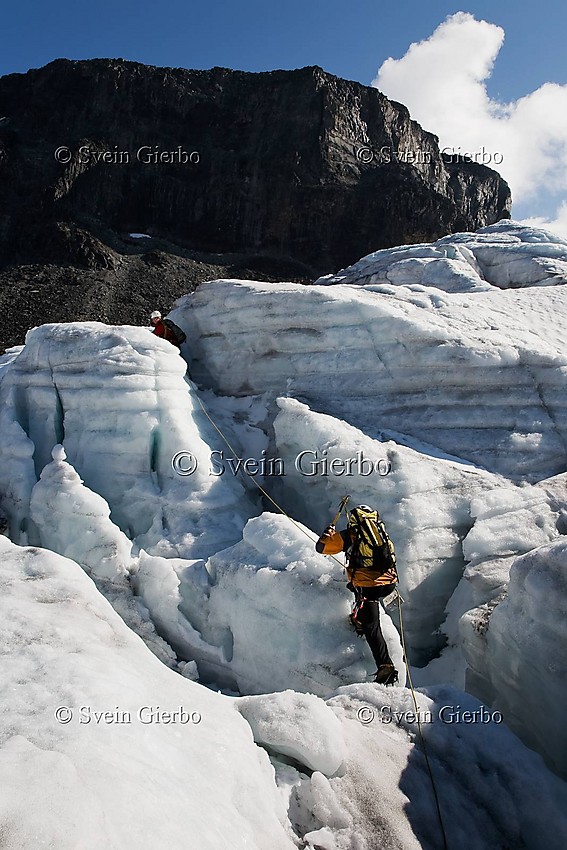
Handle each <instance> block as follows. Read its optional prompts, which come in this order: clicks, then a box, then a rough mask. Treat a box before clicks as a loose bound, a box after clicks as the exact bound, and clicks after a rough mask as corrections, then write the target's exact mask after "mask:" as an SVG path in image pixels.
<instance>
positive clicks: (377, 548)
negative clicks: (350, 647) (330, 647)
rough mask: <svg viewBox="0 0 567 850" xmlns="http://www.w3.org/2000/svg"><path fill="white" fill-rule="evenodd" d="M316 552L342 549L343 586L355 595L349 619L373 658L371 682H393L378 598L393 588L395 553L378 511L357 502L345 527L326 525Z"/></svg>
mask: <svg viewBox="0 0 567 850" xmlns="http://www.w3.org/2000/svg"><path fill="white" fill-rule="evenodd" d="M315 548H316V549H317V551H318V552H321V553H322V554H324V555H336V554H337V553H338V552H343V551H344V552H345V554H346V558H347V576H348V579H349V581H348V584H347V587H348V589H349V590H352V592H353V593H354V595H355V604H354V609H353V612H352V614H351V622H352V623H353V625H354V627H355V628H356V630H357V633H358V634H363V635H364V636H365V638H366V640H367V641H368V645H369V647H370V650H371V652H372V655H373V656H374V660H375V661H376V665H377V668H378V669H377V670H376V673H375V679H374V681H375V682H378V683H380V684H383V685H393V684H394V683H395V682H397V680H398V673H397V671H396V668H395V667H394V665H393V663H392V659H391V658H390V654H389V652H388V647H387V645H386V641H385V640H384V636H383V634H382V629H381V628H380V607H379V606H380V600H381V599H383V598H384V597H386V596H389V595H390V593H392V592H393V591H394V590H395V588H396V583H397V581H398V574H397V572H396V556H395V552H394V546H393V543H392V541H391V540H390V538H389V537H388V533H387V531H386V528H385V526H384V523H383V522H382V520H381V519H380V516H379V514H378V511H376V510H373V509H372V508H369V507H368V505H359V506H358V507H357V508H354V509H353V510H351V511H350V515H349V521H348V526H347V528H346V529H345V530H344V531H337V530H336V528H335V526H334V525H329V526H328V527H327V528H326V529H325V531H324V532H323V534H322V535H321V536H320V537H319V540H318V541H317V543H316V544H315Z"/></svg>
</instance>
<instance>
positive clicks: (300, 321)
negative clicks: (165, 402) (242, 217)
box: [172, 280, 567, 481]
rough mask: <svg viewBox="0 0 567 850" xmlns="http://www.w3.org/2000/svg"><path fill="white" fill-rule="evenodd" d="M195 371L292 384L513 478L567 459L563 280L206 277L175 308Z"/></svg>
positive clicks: (555, 468)
mask: <svg viewBox="0 0 567 850" xmlns="http://www.w3.org/2000/svg"><path fill="white" fill-rule="evenodd" d="M172 317H173V318H174V320H175V321H176V322H177V323H178V324H180V325H182V326H183V327H184V329H185V331H186V332H187V335H188V337H189V338H190V339H191V340H192V346H191V352H192V360H191V369H192V375H193V377H194V379H195V380H196V381H197V382H198V383H204V384H206V385H208V386H213V387H215V388H216V389H217V390H218V391H220V392H222V393H227V394H229V395H250V394H252V393H262V392H267V393H269V395H270V396H271V397H272V398H274V397H276V396H278V395H286V394H287V395H292V396H294V397H296V398H300V399H302V400H304V401H307V402H308V403H309V404H310V406H312V407H313V408H315V409H318V410H321V411H324V412H326V413H329V414H332V415H333V416H335V417H337V418H339V419H343V420H344V421H346V422H349V423H350V424H352V425H355V426H356V427H359V428H360V429H361V430H363V431H364V432H365V433H366V434H368V435H369V436H372V437H376V436H379V435H380V434H386V435H387V436H391V437H393V438H395V439H397V440H398V441H399V442H408V441H409V440H410V439H411V440H416V439H418V440H421V441H423V442H426V443H428V444H429V445H430V446H436V447H437V448H438V449H440V450H442V451H443V452H445V453H448V454H451V455H454V456H455V457H457V458H461V459H464V460H469V461H471V462H473V463H475V464H477V465H479V466H482V467H484V468H486V469H488V470H490V471H492V472H497V473H500V474H503V475H505V476H507V477H510V478H512V479H514V480H522V479H527V480H530V481H537V480H540V479H541V478H546V477H549V476H551V475H555V474H557V473H559V472H562V471H564V470H565V467H566V465H567V405H566V402H565V397H566V396H565V385H566V382H567V353H566V350H565V342H564V334H565V330H564V329H565V326H566V323H567V287H566V286H548V287H539V288H536V287H530V288H526V289H513V290H505V291H502V290H499V289H492V290H491V291H486V292H485V291H481V292H475V293H443V292H440V291H438V290H436V289H433V288H426V287H424V286H420V287H418V288H417V290H416V289H415V287H413V288H412V287H408V286H397V287H393V286H392V287H390V288H389V289H388V290H387V291H384V290H381V291H380V292H375V291H369V290H368V289H365V288H363V287H356V286H323V285H321V286H310V287H306V286H301V285H297V284H278V285H274V284H263V283H253V282H249V281H227V280H225V281H215V282H212V283H207V284H206V285H204V286H201V287H200V288H199V289H198V290H197V291H196V292H195V293H194V294H192V295H190V296H187V297H185V298H182V299H180V300H179V301H178V302H177V306H176V309H175V310H174V311H173V312H172Z"/></svg>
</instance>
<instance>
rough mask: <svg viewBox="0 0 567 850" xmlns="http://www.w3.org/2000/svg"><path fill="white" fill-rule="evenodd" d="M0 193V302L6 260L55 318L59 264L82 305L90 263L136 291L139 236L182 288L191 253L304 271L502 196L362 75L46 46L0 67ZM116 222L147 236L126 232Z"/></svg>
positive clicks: (456, 221)
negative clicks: (88, 55)
mask: <svg viewBox="0 0 567 850" xmlns="http://www.w3.org/2000/svg"><path fill="white" fill-rule="evenodd" d="M0 196H1V198H2V203H1V205H0V266H1V267H2V268H3V271H2V272H1V275H0V277H1V279H0V283H1V284H2V294H1V301H2V303H0V309H3V308H4V306H5V298H9V299H11V303H12V304H14V300H13V299H14V298H16V299H17V297H19V296H18V293H17V292H16V293H15V291H14V285H15V281H17V280H18V274H19V273H18V268H20V267H22V268H21V280H23V281H24V283H25V282H26V281H27V283H28V286H27V288H28V289H29V290H30V291H33V289H35V290H37V291H38V292H39V293H41V292H42V291H43V289H42V287H43V286H44V285H45V284H40V283H39V282H37V279H36V278H37V275H38V274H39V275H40V279H41V278H42V276H43V278H48V279H49V282H50V284H54V282H55V284H54V285H56V290H57V292H58V293H59V296H58V297H60V298H61V299H63V300H62V302H61V305H60V307H59V308H56V309H55V311H54V314H53V315H51V314H42V315H41V316H39V315H38V316H35V317H32V321H33V320H34V318H35V321H36V322H38V321H45V320H47V319H46V318H45V315H48V318H51V319H53V320H55V319H57V318H59V315H60V312H58V310H59V311H60V308H61V309H62V308H63V306H64V303H65V302H64V299H65V297H66V292H67V290H66V287H67V286H68V284H64V283H62V284H61V285H59V284H58V283H57V281H60V280H66V279H67V278H68V277H72V278H73V279H74V280H75V281H77V283H76V284H75V286H77V287H79V289H78V290H76V297H75V299H74V300H75V303H76V304H77V305H79V304H80V305H81V306H84V304H83V302H84V299H83V298H82V295H81V291H82V290H81V287H83V286H85V285H88V284H87V283H85V281H87V279H88V275H87V276H86V277H85V275H86V273H87V271H88V272H89V274H90V275H91V277H92V276H93V275H94V276H95V277H97V276H98V279H99V280H100V281H101V282H102V283H104V285H105V286H108V287H110V289H111V290H112V288H113V286H114V289H115V290H116V294H118V290H120V288H121V287H123V286H125V287H126V289H127V290H128V291H130V290H131V291H132V293H135V291H136V288H137V283H136V280H138V279H139V286H140V288H141V289H142V290H143V285H144V279H143V278H144V273H145V269H146V267H147V266H148V265H149V266H151V265H152V260H151V257H150V260H149V263H147V262H146V260H144V259H143V258H144V257H145V254H146V253H148V248H149V249H150V250H149V253H152V252H155V250H158V252H159V251H162V253H163V254H164V255H165V256H164V257H162V259H161V266H160V273H159V275H158V276H157V277H158V278H159V279H161V280H162V281H164V283H165V284H166V285H165V292H164V297H175V294H182V292H184V291H187V290H188V289H189V288H190V287H188V286H187V285H184V284H183V277H184V275H185V274H188V277H189V281H188V282H192V283H193V285H195V283H198V282H199V277H200V272H199V270H198V268H197V266H198V265H199V264H201V265H203V264H204V265H205V266H211V267H215V268H217V267H218V268H219V269H220V270H221V271H222V269H225V270H226V269H230V268H232V267H233V266H234V265H235V264H236V266H237V267H240V268H243V269H248V270H249V271H251V272H254V268H256V267H258V266H260V267H262V266H263V267H264V269H263V270H262V268H260V273H259V274H256V275H255V276H256V277H264V279H266V278H267V279H278V278H280V279H281V277H282V271H280V269H282V270H283V268H284V267H285V269H286V276H287V278H288V279H289V278H292V279H309V278H312V277H314V276H316V275H319V274H321V273H324V272H329V271H335V270H337V269H338V268H340V267H343V266H345V265H347V264H349V263H351V262H353V261H355V260H356V259H358V258H359V257H360V256H362V255H364V254H366V253H368V252H370V251H372V250H376V249H378V248H382V247H388V246H391V245H395V244H400V243H406V242H417V241H423V240H431V239H435V238H438V237H439V236H441V235H444V234H445V233H448V232H452V231H456V230H474V229H476V228H478V227H480V226H483V225H486V224H490V223H492V222H494V221H497V220H498V219H499V218H502V217H504V216H508V214H509V213H508V210H509V206H510V192H509V189H508V186H507V184H506V183H505V182H504V181H503V180H502V179H501V178H500V176H499V175H498V174H497V173H496V172H494V171H492V170H491V169H488V168H486V167H484V166H481V165H477V164H475V163H471V162H464V161H462V160H459V161H450V159H449V158H447V157H442V155H441V154H440V152H439V148H438V144H437V138H436V137H435V136H433V135H432V134H430V133H427V132H425V131H424V130H422V128H421V127H420V126H419V125H418V124H417V123H416V122H414V121H412V120H411V119H410V117H409V113H408V111H407V109H406V108H405V107H404V106H402V105H401V104H398V103H395V102H392V101H389V100H388V99H387V98H386V97H385V96H384V95H382V94H381V93H380V92H379V91H377V90H376V89H374V88H371V87H367V86H363V85H360V84H359V83H354V82H349V81H346V80H342V79H339V78H337V77H334V76H332V75H330V74H327V73H325V72H324V71H322V70H321V69H320V68H317V67H311V68H303V69H301V70H297V71H273V72H269V73H260V74H252V73H245V72H239V71H230V70H227V69H223V68H213V69H212V70H210V71H188V70H183V69H172V68H154V67H149V66H145V65H140V64H137V63H133V62H125V61H123V60H89V61H77V62H76V61H68V60H57V61H55V62H52V63H50V64H49V65H47V66H46V67H45V68H41V69H39V70H33V71H29V72H28V73H27V74H12V75H9V76H6V77H3V78H1V79H0ZM130 232H143V233H149V234H150V235H151V236H153V237H155V238H156V239H157V240H158V242H157V243H150V244H148V243H147V240H144V244H143V245H137V246H134V245H133V240H131V239H129V238H128V236H127V234H128V233H130ZM156 246H157V248H156ZM203 252H206V253H207V255H208V256H207V257H204V254H203ZM212 254H214V255H219V254H231V255H238V258H236V259H235V256H232V257H231V258H229V259H228V260H226V261H225V260H223V259H222V258H219V257H218V256H217V257H216V260H215V258H212V259H211V255H212ZM280 263H284V265H283V266H281V265H279V264H280ZM46 264H47V265H46ZM187 264H189V265H188V266H187ZM195 264H197V266H196V265H195ZM170 265H171V268H170ZM125 266H127V267H128V269H127V270H125ZM267 267H269V268H267ZM38 268H40V269H43V271H42V272H38ZM69 268H73V269H75V271H74V272H73V273H72V274H71V273H70V272H69V271H68V269H69ZM81 270H85V275H84V274H83V273H82V272H81ZM241 276H243V275H241ZM150 277H151V275H150ZM171 277H173V279H177V278H180V281H179V284H180V285H179V289H178V287H177V285H174V286H173V287H172V286H170V285H169V284H170V283H171V280H170V278H171ZM201 279H204V278H201ZM126 281H129V282H130V284H129V286H126ZM36 283H37V285H36ZM158 283H159V280H157V279H156V286H157V285H158ZM23 288H24V289H25V288H26V287H25V286H24V287H23ZM157 288H158V291H157V292H154V291H153V289H155V287H153V289H152V298H153V300H154V301H155V298H156V295H158V296H159V286H157ZM67 294H68V292H67ZM128 297H129V296H128ZM55 300H56V301H57V298H56V299H55ZM110 300H111V304H112V303H115V302H116V301H118V302H122V301H123V300H124V299H123V298H121V297H118V298H117V299H114V298H111V299H110ZM142 300H143V301H144V309H146V308H147V306H149V305H148V304H147V303H146V301H145V299H144V298H142ZM95 301H96V299H95ZM152 306H153V304H152ZM165 306H167V305H165ZM85 311H86V313H87V314H88V317H89V318H102V314H101V315H98V314H97V312H96V309H94V308H93V309H91V307H89V306H88V305H87V307H86V308H85V310H82V311H81V310H79V311H78V312H79V313H81V317H82V318H85V315H83V313H85ZM65 312H68V311H65ZM119 312H120V313H121V314H122V310H120V311H119ZM127 312H128V310H127V307H126V313H127ZM77 317H78V316H77ZM115 320H117V321H118V320H120V321H127V320H134V318H133V317H130V316H129V315H121V316H120V317H115ZM24 324H25V323H24ZM4 336H5V335H4ZM4 341H5V342H11V341H14V340H13V339H11V338H9V339H8V338H5V339H4Z"/></svg>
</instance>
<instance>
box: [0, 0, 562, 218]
mask: <svg viewBox="0 0 567 850" xmlns="http://www.w3.org/2000/svg"><path fill="white" fill-rule="evenodd" d="M458 11H463V12H469V13H471V14H472V15H473V16H474V18H475V19H477V20H479V21H480V20H483V19H484V20H485V21H488V22H489V23H491V24H495V25H497V26H499V27H501V28H502V30H503V31H504V32H505V39H504V42H503V45H502V47H501V49H500V51H499V53H498V56H497V58H496V61H495V64H494V68H493V70H492V72H491V74H490V76H489V78H488V79H487V80H486V91H487V93H488V96H489V97H490V98H491V100H492V101H493V102H494V103H498V104H506V103H510V102H513V101H516V100H517V99H518V98H522V97H524V96H525V95H528V94H530V93H531V92H534V91H535V90H536V89H538V88H539V87H540V86H542V85H543V84H544V83H546V82H553V83H558V84H560V85H562V86H565V85H567V61H566V60H565V33H566V32H567V3H565V2H564V0H540V2H538V3H534V2H530V3H528V2H526V0H516V1H515V2H512V0H499V2H498V3H494V2H490V3H489V2H467V3H465V4H462V5H461V4H459V5H453V4H451V3H445V2H441V0H433V2H431V1H430V2H427V3H425V2H416V0H410V2H407V0H406V2H395V0H390V2H385V1H384V0H350V2H349V3H346V2H345V0H341V2H338V0H284V2H277V3H269V2H265V0H264V2H260V0H241V2H234V0H208V1H207V0H201V2H199V3H197V2H194V0H185V2H183V0H167V2H166V3H163V4H158V2H156V0H153V1H152V2H149V0H136V2H134V1H133V0H124V2H120V0H118V2H109V0H97V2H93V3H85V2H83V0H74V2H71V0H59V2H55V3H46V2H45V0H20V2H17V3H10V4H5V6H4V9H3V13H2V29H1V44H2V49H1V50H0V75H3V74H7V73H12V72H20V73H21V72H25V71H27V70H28V69H29V68H35V67H39V66H41V65H44V64H46V63H47V62H49V61H51V60H52V59H55V58H58V57H67V58H71V59H80V58H93V57H122V58H124V59H132V60H136V61H139V62H145V63H148V64H153V65H171V66H180V67H186V68H210V67H212V66H214V65H221V66H224V67H228V68H238V69H242V70H247V71H264V70H272V69H275V68H298V67H302V66H304V65H320V66H322V67H323V68H324V69H325V70H327V71H330V72H331V73H333V74H337V75H338V76H341V77H346V78H347V79H353V80H358V81H359V82H361V83H365V84H367V85H369V84H370V83H371V81H372V80H373V79H374V78H375V77H376V75H377V72H378V70H379V68H380V66H381V65H382V63H383V62H384V61H385V60H386V59H388V58H389V57H393V58H394V59H401V58H402V57H403V56H404V54H406V52H407V50H408V48H409V46H410V44H411V43H412V42H420V41H424V40H427V39H429V38H430V37H431V35H432V33H434V31H435V30H436V28H437V27H439V25H440V24H442V22H443V21H444V20H445V19H446V18H447V16H449V15H454V14H455V13H456V12H458ZM448 73H449V74H450V73H451V70H450V69H448ZM402 91H404V90H403V89H402ZM404 93H405V92H404ZM386 94H391V93H390V92H388V91H386ZM391 96H394V95H393V94H392V95H391ZM397 99H400V100H402V98H401V97H398V98H397ZM412 101H415V102H416V104H419V103H420V102H422V98H420V96H419V92H418V91H417V92H410V93H408V94H407V100H405V101H403V102H408V104H409V106H410V111H412V114H415V111H416V110H415V109H414V108H413V107H412ZM424 118H425V120H424ZM435 118H436V116H435V113H432V115H431V117H430V116H428V115H427V114H426V115H425V116H424V115H423V114H420V115H419V117H418V120H420V122H421V123H422V124H424V126H427V129H429V130H432V131H433V132H438V130H437V127H436V126H433V125H432V122H434V121H435ZM465 136H466V134H465ZM451 138H453V137H451ZM463 141H464V143H465V144H467V138H464V139H463ZM453 143H454V142H453ZM566 146H567V140H566ZM505 176H508V175H505ZM508 179H510V178H509V177H508ZM559 182H561V180H559ZM512 188H513V189H514V186H512ZM562 192H563V187H562V186H558V185H557V186H556V185H554V186H553V187H552V189H551V190H550V189H549V187H548V186H546V185H543V184H542V185H541V186H540V187H539V191H532V192H531V194H529V193H528V195H527V196H526V194H525V192H523V191H522V193H520V203H519V210H520V212H521V215H523V216H527V215H530V214H533V215H543V216H546V215H547V216H548V217H551V218H553V214H554V209H555V210H556V209H557V207H558V205H559V204H560V203H561V201H562V198H564V197H567V195H566V194H565V193H563V194H562ZM515 194H516V195H517V193H515ZM554 204H555V208H553V205H554ZM514 214H515V215H516V208H515V210H514ZM518 217H519V216H518Z"/></svg>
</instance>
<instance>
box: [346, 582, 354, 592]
mask: <svg viewBox="0 0 567 850" xmlns="http://www.w3.org/2000/svg"><path fill="white" fill-rule="evenodd" d="M346 589H347V590H350V592H351V593H354V584H353V583H352V581H349V582H347V586H346Z"/></svg>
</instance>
